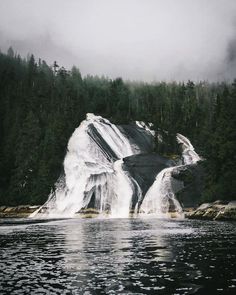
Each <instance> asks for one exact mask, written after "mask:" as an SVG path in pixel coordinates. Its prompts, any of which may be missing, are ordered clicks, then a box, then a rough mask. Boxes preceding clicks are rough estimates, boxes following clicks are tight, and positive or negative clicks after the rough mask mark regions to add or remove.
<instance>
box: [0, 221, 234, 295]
mask: <svg viewBox="0 0 236 295" xmlns="http://www.w3.org/2000/svg"><path fill="white" fill-rule="evenodd" d="M3 222H4V221H3ZM1 225H2V226H1V227H0V269H1V272H0V294H17V295H18V294H86V295H90V294H236V230H235V223H230V222H219V223H218V222H209V221H208V222H206V221H190V220H164V219H163V220H158V219H138V218H137V219H67V220H60V221H55V220H54V221H51V222H46V223H38V224H19V225H14V224H12V225H3V224H1Z"/></svg>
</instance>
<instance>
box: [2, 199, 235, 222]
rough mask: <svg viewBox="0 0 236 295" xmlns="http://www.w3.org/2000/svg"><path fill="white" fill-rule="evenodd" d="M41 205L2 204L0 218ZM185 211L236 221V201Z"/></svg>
mask: <svg viewBox="0 0 236 295" xmlns="http://www.w3.org/2000/svg"><path fill="white" fill-rule="evenodd" d="M39 207H40V206H31V205H21V206H15V207H9V206H0V218H27V217H29V215H30V214H31V213H33V212H34V211H35V210H37V209H38V208H39ZM81 213H82V214H80V216H81V217H83V218H94V217H96V216H97V212H95V210H94V209H91V210H88V209H87V210H86V211H85V212H81ZM184 213H185V218H187V219H199V220H224V221H227V220H228V221H236V201H231V202H224V201H215V202H213V203H204V204H202V205H201V206H199V207H198V208H196V209H194V208H189V209H186V210H185V211H184ZM170 216H171V217H172V218H175V217H176V215H175V214H170Z"/></svg>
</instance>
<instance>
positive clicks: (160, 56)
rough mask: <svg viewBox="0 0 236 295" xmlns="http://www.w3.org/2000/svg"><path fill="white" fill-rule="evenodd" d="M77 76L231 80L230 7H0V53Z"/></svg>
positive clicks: (38, 2) (235, 52)
mask: <svg viewBox="0 0 236 295" xmlns="http://www.w3.org/2000/svg"><path fill="white" fill-rule="evenodd" d="M10 45H11V46H13V48H14V50H16V51H17V52H18V53H20V54H22V55H24V56H26V55H27V53H33V54H34V55H35V56H36V57H37V58H38V57H41V58H43V59H45V60H46V61H47V62H48V63H49V64H52V63H53V61H54V60H56V61H57V62H58V63H59V65H61V66H62V65H63V66H65V67H66V68H70V67H71V66H72V65H73V64H74V65H76V66H78V67H79V69H80V70H81V73H82V74H83V75H86V74H93V75H95V74H97V75H105V76H109V77H111V78H115V77H118V76H121V77H123V78H124V79H131V80H145V81H153V80H187V79H193V80H203V79H205V80H210V81H212V80H222V79H230V78H232V77H236V0H0V48H1V50H2V51H3V52H5V51H6V49H7V48H8V47H9V46H10Z"/></svg>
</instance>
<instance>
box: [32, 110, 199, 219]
mask: <svg viewBox="0 0 236 295" xmlns="http://www.w3.org/2000/svg"><path fill="white" fill-rule="evenodd" d="M136 124H137V125H138V127H139V128H142V129H143V130H145V132H147V133H148V134H149V136H150V134H152V136H154V134H155V133H154V131H152V130H151V129H150V128H149V127H151V125H150V124H149V126H147V125H146V124H144V123H143V122H136ZM177 141H178V142H179V143H181V144H182V147H183V154H182V156H183V165H180V166H174V167H169V168H166V169H163V170H162V171H161V172H160V173H159V174H158V175H157V176H156V179H155V181H154V183H153V185H152V186H151V187H150V188H149V190H148V191H147V193H146V195H145V196H144V200H143V202H142V205H141V208H139V205H140V203H141V201H142V198H143V195H142V190H141V188H140V187H139V185H138V182H137V181H136V180H135V179H134V178H133V177H131V175H130V174H129V172H128V171H126V170H124V169H123V168H124V167H123V165H124V163H123V158H125V157H128V156H131V155H134V154H138V153H140V150H139V149H138V148H137V146H134V145H132V146H131V144H130V142H129V140H128V139H127V138H126V136H125V135H124V134H123V133H121V131H120V130H119V129H118V128H117V126H115V125H113V124H111V123H110V121H108V120H107V119H104V118H102V117H100V116H95V115H94V114H87V118H86V120H84V121H83V122H82V123H81V124H80V126H79V127H78V128H77V129H76V130H75V131H74V133H73V134H72V136H71V138H70V140H69V143H68V151H67V154H66V157H65V160H64V172H65V176H64V177H61V178H60V179H59V180H58V182H57V185H56V191H55V192H53V193H51V195H50V196H49V198H48V201H47V202H46V203H45V204H44V205H43V206H42V207H41V208H39V209H38V210H37V211H36V212H34V213H33V214H32V215H31V217H43V218H45V217H49V218H51V217H73V216H75V213H77V212H79V211H80V210H81V209H82V211H83V209H86V208H92V209H95V211H96V212H97V213H99V216H109V217H114V218H116V217H128V216H129V213H130V212H132V213H134V214H135V216H137V215H138V214H139V212H140V213H141V214H144V215H149V214H152V215H155V216H156V217H163V216H166V214H167V212H168V211H169V207H170V203H171V205H172V207H174V209H175V211H176V212H178V213H179V214H180V215H181V213H182V208H181V206H180V204H179V202H178V201H177V199H176V198H175V194H174V191H173V188H172V184H173V178H172V176H171V175H172V172H173V171H174V170H175V169H176V170H178V169H179V168H180V167H184V166H185V165H188V164H193V163H196V162H197V161H198V160H200V157H199V156H198V155H197V153H196V152H195V151H194V148H193V146H192V145H191V143H190V141H189V140H188V139H187V138H186V137H184V136H183V135H181V134H177ZM133 197H135V198H134V199H135V200H136V201H135V202H133V203H132V199H133ZM131 204H132V208H131Z"/></svg>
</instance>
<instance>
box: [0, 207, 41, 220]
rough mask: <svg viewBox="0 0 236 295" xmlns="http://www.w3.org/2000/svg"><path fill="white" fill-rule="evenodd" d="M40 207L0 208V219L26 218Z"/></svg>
mask: <svg viewBox="0 0 236 295" xmlns="http://www.w3.org/2000/svg"><path fill="white" fill-rule="evenodd" d="M39 207H41V206H32V205H20V206H14V207H13V206H0V218H27V217H29V215H30V214H31V213H33V212H34V211H35V210H37V209H38V208H39Z"/></svg>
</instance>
